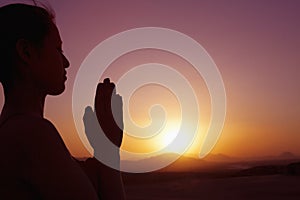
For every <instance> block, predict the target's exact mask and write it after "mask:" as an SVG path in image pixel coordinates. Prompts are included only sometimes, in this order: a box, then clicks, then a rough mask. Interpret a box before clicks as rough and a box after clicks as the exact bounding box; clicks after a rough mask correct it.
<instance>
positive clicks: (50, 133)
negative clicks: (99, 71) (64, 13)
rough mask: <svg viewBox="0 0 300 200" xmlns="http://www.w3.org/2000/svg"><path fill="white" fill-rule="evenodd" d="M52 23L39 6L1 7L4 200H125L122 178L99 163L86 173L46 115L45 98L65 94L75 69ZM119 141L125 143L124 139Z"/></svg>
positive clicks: (0, 120)
mask: <svg viewBox="0 0 300 200" xmlns="http://www.w3.org/2000/svg"><path fill="white" fill-rule="evenodd" d="M53 20H54V16H53V15H52V14H51V12H49V11H47V10H46V9H44V8H41V7H38V6H31V5H25V4H11V5H7V6H4V7H1V8H0V58H1V59H0V81H1V83H2V85H3V89H4V95H5V103H4V106H3V110H2V112H1V116H0V137H1V141H0V152H1V161H0V169H1V170H0V182H1V184H0V199H98V198H99V195H100V196H101V197H100V198H103V199H123V198H124V193H123V188H122V182H121V178H120V173H119V172H117V171H116V170H112V169H110V168H108V167H105V166H103V165H102V164H101V163H99V162H98V161H97V160H96V159H92V163H93V164H92V167H90V165H91V164H90V163H91V162H89V164H87V165H86V164H85V163H84V162H82V163H81V165H82V166H83V168H84V169H85V171H87V174H86V173H84V170H82V168H81V167H80V165H78V163H77V162H76V161H75V160H74V159H73V158H72V156H71V155H70V153H69V151H68V149H67V148H66V146H65V144H64V142H63V141H62V139H61V137H60V135H59V133H58V132H57V130H56V128H55V127H54V126H53V124H52V123H51V122H50V121H48V120H46V119H45V118H44V116H43V113H44V111H43V110H44V102H45V98H46V96H47V95H59V94H61V93H62V92H63V91H64V89H65V81H66V69H67V68H68V67H69V65H70V64H69V61H68V60H67V58H66V57H65V56H64V54H63V52H62V41H61V38H60V35H59V32H58V29H57V27H56V25H55V23H54V21H53ZM103 87H104V88H105V87H106V86H105V84H104V86H103ZM102 90H103V89H102ZM108 90H109V92H106V93H104V96H105V94H106V97H105V98H107V94H109V93H110V92H111V89H108ZM97 92H99V91H97ZM96 111H97V113H98V112H99V111H98V110H96ZM98 119H99V118H98ZM100 124H101V123H100ZM105 134H111V133H105ZM121 134H122V133H121V132H120V131H119V132H118V133H117V135H119V136H120V135H121ZM116 141H117V143H119V144H120V143H121V141H122V137H118V138H117V140H116ZM103 153H105V152H103ZM91 169H92V170H91ZM103 174H105V176H104V177H102V178H99V176H102V175H103ZM87 175H88V176H87ZM89 177H90V178H89ZM93 180H94V181H93ZM95 180H96V181H97V184H95V183H94V182H95ZM95 185H97V187H93V186H95ZM95 188H96V190H97V191H96V190H95ZM99 190H100V192H99ZM97 193H98V194H99V195H97Z"/></svg>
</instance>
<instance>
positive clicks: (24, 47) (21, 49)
mask: <svg viewBox="0 0 300 200" xmlns="http://www.w3.org/2000/svg"><path fill="white" fill-rule="evenodd" d="M16 51H17V54H18V57H19V58H20V60H21V62H24V63H27V64H29V63H30V62H32V59H33V57H34V53H35V52H34V48H33V46H32V43H31V42H29V41H28V40H25V39H19V40H18V41H17V43H16Z"/></svg>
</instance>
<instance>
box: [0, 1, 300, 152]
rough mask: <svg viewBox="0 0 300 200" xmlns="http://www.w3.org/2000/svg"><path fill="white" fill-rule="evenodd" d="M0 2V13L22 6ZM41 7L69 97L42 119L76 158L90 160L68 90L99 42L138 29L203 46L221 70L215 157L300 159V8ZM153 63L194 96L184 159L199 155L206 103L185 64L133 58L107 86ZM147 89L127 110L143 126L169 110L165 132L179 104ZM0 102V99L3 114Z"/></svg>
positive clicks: (157, 56) (213, 4)
mask: <svg viewBox="0 0 300 200" xmlns="http://www.w3.org/2000/svg"><path fill="white" fill-rule="evenodd" d="M1 2H2V3H1V5H4V4H6V3H14V2H22V1H1ZM23 2H24V1H23ZM27 2H29V1H27ZM42 2H45V1H42ZM47 2H48V4H49V5H51V7H52V8H53V10H54V11H55V13H56V24H57V26H58V28H59V31H60V34H61V38H62V40H63V50H64V52H65V55H66V56H67V57H68V59H69V60H70V63H71V66H70V68H69V69H68V80H67V83H66V85H67V87H66V88H67V89H66V91H65V92H64V93H63V94H62V95H59V96H57V97H48V98H47V101H46V107H45V116H46V117H47V118H48V119H50V120H51V121H52V122H53V123H54V124H55V126H56V128H57V129H58V130H59V132H60V134H61V136H62V138H63V140H64V141H65V143H66V145H67V147H68V148H69V149H70V151H71V153H72V154H73V155H75V156H86V155H88V151H87V150H86V149H85V147H84V145H83V144H82V142H81V140H80V137H79V136H78V133H77V130H76V128H75V124H74V120H73V115H72V92H73V85H74V80H75V77H76V74H77V72H78V70H79V68H80V66H81V64H82V62H83V60H84V59H85V58H86V56H87V55H88V54H89V53H90V51H91V50H92V49H93V48H94V47H95V46H96V45H98V44H99V43H100V42H102V41H103V40H105V39H107V38H109V37H110V36H112V35H115V34H117V33H120V32H122V31H126V30H129V29H133V28H139V27H163V28H168V29H173V30H176V31H179V32H182V33H184V34H186V35H188V36H190V37H192V38H193V39H194V40H196V41H197V42H198V43H200V44H201V45H202V46H203V47H204V48H205V49H206V51H207V52H208V53H209V55H210V56H211V58H212V59H213V60H214V62H215V63H216V65H217V66H218V69H219V71H220V74H221V75H222V78H223V81H224V86H225V90H226V96H227V113H226V120H225V124H224V128H223V131H222V134H221V137H220V138H219V140H218V142H217V144H216V145H215V147H214V148H213V150H212V153H222V154H227V155H231V156H264V155H277V154H280V153H281V152H284V151H291V152H293V153H295V154H299V155H300V149H299V141H300V123H299V120H300V105H299V102H300V92H299V91H300V78H299V77H300V56H299V53H300V38H299V36H300V22H299V19H300V12H299V9H300V2H299V1H297V0H294V1H293V0H286V1H283V0H281V1H279V0H274V1H267V0H262V1H261V0H252V1H246V0H243V1H238V0H228V1H221V0H220V1H216V0H213V1H200V0H199V1H196V0H194V1H192V0H187V1H183V0H172V1H171V0H169V1H168V0H153V1H139V0H128V1H121V0H118V1H116V0H110V1H103V0H89V1H80V0H74V1H71V0H66V1H60V0H48V1H47ZM154 61H155V62H158V63H164V64H168V65H170V66H172V67H173V68H175V69H176V70H178V71H179V72H180V73H182V74H184V75H185V76H186V77H187V79H188V80H189V81H190V82H191V85H192V86H193V87H194V88H197V89H198V90H197V91H198V92H197V94H196V96H197V98H198V99H199V104H200V107H201V116H202V115H203V116H204V117H202V118H201V120H200V129H201V130H200V131H199V137H198V138H197V139H196V142H195V143H194V144H193V145H192V146H191V148H190V149H189V151H188V153H190V154H198V153H199V150H200V148H201V138H202V137H203V134H205V130H206V129H207V127H208V122H209V116H210V112H211V110H210V99H209V94H208V92H207V88H206V86H205V83H204V82H203V79H202V77H201V76H200V75H199V76H198V75H194V73H193V70H192V67H191V66H189V63H186V61H184V60H183V59H181V58H179V57H178V56H176V55H173V54H170V53H168V52H163V51H158V50H144V51H136V52H130V53H129V54H127V55H125V56H122V57H120V58H119V59H117V60H116V61H115V62H114V63H112V64H111V66H109V68H108V70H107V71H106V72H105V76H109V77H111V79H112V80H113V81H114V80H117V79H118V78H119V77H120V76H121V75H122V73H124V72H126V70H128V69H130V67H131V66H134V65H136V64H142V63H147V62H154ZM99 79H100V77H99ZM143 89H145V88H143ZM145 90H147V91H153V95H151V94H152V93H150V94H149V92H148V93H145V92H143V90H138V91H137V92H136V93H135V94H134V96H133V97H132V101H131V104H130V109H132V111H131V112H132V113H131V114H132V118H133V119H134V120H135V121H136V123H140V124H141V125H145V124H147V123H149V120H150V119H149V116H148V115H147V107H149V106H150V105H151V104H152V103H156V101H158V102H160V103H161V104H163V105H165V106H166V109H167V110H168V117H169V118H168V120H169V121H170V123H169V124H168V126H169V128H168V130H169V133H170V132H172V131H171V130H172V127H176V126H177V125H178V116H179V115H180V112H178V111H176V109H175V108H178V102H177V101H176V98H175V97H174V95H173V96H172V94H171V93H170V92H169V91H166V90H164V88H160V87H155V86H152V87H150V86H149V88H148V89H147V88H146V89H145ZM147 95H148V96H147ZM158 96H159V97H161V98H157V97H158ZM3 99H4V97H3V91H2V90H0V106H2V105H3V101H4V100H3ZM202 113H203V114H202ZM172 124H173V125H172ZM167 132H168V131H167ZM169 133H167V134H169ZM202 139H203V138H202ZM159 140H160V142H159V141H158V142H157V141H155V142H153V141H152V142H150V143H147V142H146V143H145V144H144V143H139V142H138V141H134V140H131V139H130V138H129V137H125V138H124V143H123V146H122V148H124V149H126V150H129V151H131V150H132V151H138V152H144V151H149V150H150V151H151V150H155V148H158V147H159V146H161V145H164V144H166V143H167V142H163V141H165V140H163V139H159Z"/></svg>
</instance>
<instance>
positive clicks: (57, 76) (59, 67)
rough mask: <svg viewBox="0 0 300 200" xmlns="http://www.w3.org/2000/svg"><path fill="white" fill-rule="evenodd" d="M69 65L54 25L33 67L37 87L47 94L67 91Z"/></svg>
mask: <svg viewBox="0 0 300 200" xmlns="http://www.w3.org/2000/svg"><path fill="white" fill-rule="evenodd" d="M69 65H70V63H69V61H68V60H67V58H66V57H65V56H64V55H63V52H62V41H61V38H60V35H59V32H58V29H57V27H56V26H55V25H54V24H52V25H51V26H50V31H49V33H48V34H47V36H46V37H45V39H44V41H43V44H42V47H41V48H38V53H37V56H36V57H35V59H34V62H33V64H32V66H31V69H32V75H33V79H34V82H35V85H36V86H37V87H38V89H39V90H40V91H42V92H44V93H45V94H50V95H59V94H61V93H62V92H63V91H64V90H65V81H66V80H67V77H66V68H68V67H69Z"/></svg>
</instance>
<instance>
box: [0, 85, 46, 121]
mask: <svg viewBox="0 0 300 200" xmlns="http://www.w3.org/2000/svg"><path fill="white" fill-rule="evenodd" d="M45 97H46V95H42V94H40V93H39V92H37V90H34V89H32V87H26V86H20V87H15V88H14V89H12V90H9V91H5V103H4V106H3V110H2V112H1V117H0V121H2V120H5V119H7V118H8V117H10V116H13V115H16V114H29V115H34V116H37V117H43V116H44V103H45Z"/></svg>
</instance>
